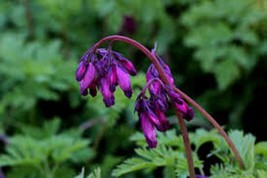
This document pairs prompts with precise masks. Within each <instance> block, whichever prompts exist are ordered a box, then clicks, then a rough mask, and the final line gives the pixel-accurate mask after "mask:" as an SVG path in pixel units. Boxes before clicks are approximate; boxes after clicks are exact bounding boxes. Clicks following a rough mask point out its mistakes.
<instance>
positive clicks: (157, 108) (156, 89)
mask: <svg viewBox="0 0 267 178" xmlns="http://www.w3.org/2000/svg"><path fill="white" fill-rule="evenodd" d="M152 54H153V55H154V56H155V57H156V58H157V59H158V60H159V63H160V65H161V66H162V68H163V70H164V71H165V74H166V76H167V79H168V80H169V82H170V84H171V85H174V79H173V76H172V74H171V71H170V68H169V66H168V65H167V64H165V63H164V62H163V60H162V59H161V58H160V57H159V56H158V55H157V54H156V52H155V50H154V49H153V50H152ZM146 81H147V83H146V86H145V87H144V90H145V89H148V91H149V94H150V97H149V99H147V97H146V96H145V94H144V93H145V91H143V90H142V91H141V94H140V95H139V96H138V98H137V100H136V109H135V110H136V111H137V112H138V116H139V120H140V122H141V125H142V129H143V133H144V135H145V138H146V141H147V143H148V146H149V147H150V148H154V147H155V145H156V144H151V143H156V136H155V128H156V129H157V130H159V131H166V130H167V129H168V128H169V121H168V120H167V119H166V115H165V113H166V112H167V110H168V108H169V103H168V98H169V99H170V100H171V101H172V103H173V105H174V107H175V109H176V110H177V111H178V112H179V113H181V115H182V118H183V119H185V120H187V121H190V120H191V119H193V117H194V111H193V110H192V108H190V107H189V106H188V105H187V103H186V102H185V101H184V100H183V98H182V97H181V96H180V94H178V93H176V92H174V91H173V90H172V88H171V86H168V85H166V84H164V83H163V82H162V81H161V79H160V76H159V73H158V71H157V70H156V68H155V66H154V65H150V67H149V68H148V70H147V73H146ZM144 123H145V124H144ZM143 125H148V126H147V128H146V127H144V126H143ZM149 132H151V133H150V134H149ZM151 135H153V137H152V136H151ZM149 136H150V137H149ZM152 138H153V139H152ZM151 140H152V141H151Z"/></svg>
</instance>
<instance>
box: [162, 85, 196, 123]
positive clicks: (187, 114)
mask: <svg viewBox="0 0 267 178" xmlns="http://www.w3.org/2000/svg"><path fill="white" fill-rule="evenodd" d="M166 91H167V94H168V96H169V97H170V99H171V101H172V102H173V104H174V107H175V109H176V110H177V111H178V112H180V113H181V114H182V117H183V119H185V120H187V121H190V120H192V119H193V117H194V111H193V109H192V108H190V107H189V106H188V105H187V103H186V102H185V101H184V100H183V99H182V97H181V96H180V94H178V93H176V92H174V91H173V90H172V89H171V88H170V87H166Z"/></svg>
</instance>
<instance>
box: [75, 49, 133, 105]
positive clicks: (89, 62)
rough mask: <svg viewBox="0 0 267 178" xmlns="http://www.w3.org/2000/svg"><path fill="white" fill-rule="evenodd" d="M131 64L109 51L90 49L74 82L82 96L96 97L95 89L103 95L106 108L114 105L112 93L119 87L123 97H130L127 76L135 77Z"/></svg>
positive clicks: (130, 89)
mask: <svg viewBox="0 0 267 178" xmlns="http://www.w3.org/2000/svg"><path fill="white" fill-rule="evenodd" d="M136 73H137V72H136V69H135V67H134V66H133V64H132V63H131V62H130V61H129V60H128V59H126V58H124V57H123V56H122V55H121V54H120V53H118V52H115V51H112V50H111V49H103V48H99V49H96V50H93V49H90V50H89V51H88V52H87V53H85V54H84V55H83V56H82V58H81V60H80V63H79V66H78V68H77V70H76V80H77V81H78V82H79V83H80V91H81V94H82V95H88V90H89V93H90V95H91V96H93V97H94V96H96V94H97V89H98V90H100V92H101V94H102V95H103V101H104V103H105V105H106V106H107V107H110V106H112V105H113V104H114V103H115V98H114V94H113V93H114V92H115V90H116V86H117V85H119V86H120V88H121V89H122V90H123V92H124V94H125V96H127V97H128V98H130V97H131V96H132V88H131V82H130V76H129V75H136Z"/></svg>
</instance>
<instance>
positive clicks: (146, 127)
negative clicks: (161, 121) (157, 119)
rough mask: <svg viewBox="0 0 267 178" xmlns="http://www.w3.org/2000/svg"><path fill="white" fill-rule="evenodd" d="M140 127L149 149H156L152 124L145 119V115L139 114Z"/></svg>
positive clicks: (154, 130) (154, 131)
mask: <svg viewBox="0 0 267 178" xmlns="http://www.w3.org/2000/svg"><path fill="white" fill-rule="evenodd" d="M139 118H140V122H141V127H142V130H143V133H144V135H145V138H146V142H147V144H148V146H149V148H156V147H157V139H156V129H155V127H154V125H153V124H152V122H151V121H150V120H149V119H148V118H147V115H146V114H144V113H141V114H140V116H139Z"/></svg>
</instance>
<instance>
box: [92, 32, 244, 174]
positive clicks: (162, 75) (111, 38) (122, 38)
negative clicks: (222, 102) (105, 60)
mask: <svg viewBox="0 0 267 178" xmlns="http://www.w3.org/2000/svg"><path fill="white" fill-rule="evenodd" d="M107 41H122V42H125V43H128V44H130V45H132V46H135V47H136V48H138V49H139V50H141V51H142V52H143V53H144V54H145V55H146V56H147V57H148V58H149V59H150V61H151V62H152V63H153V65H154V66H155V68H156V69H157V71H158V72H159V75H160V78H161V80H162V81H163V82H164V83H165V84H167V85H169V86H172V88H173V89H174V91H176V92H177V93H179V94H180V95H181V96H182V97H183V98H184V99H185V100H186V101H187V102H188V103H190V104H191V105H192V106H194V107H195V108H196V109H197V110H198V111H200V112H201V113H202V114H203V116H204V117H205V118H206V119H207V120H208V121H209V122H210V123H211V124H212V125H213V126H214V127H215V128H216V129H217V130H218V131H219V133H220V134H221V135H222V137H223V138H224V139H225V141H226V142H227V144H228V145H229V147H230V149H231V150H232V152H233V154H234V156H235V158H236V160H237V161H238V163H239V166H240V167H241V168H245V165H244V162H243V160H242V158H241V156H240V154H239V152H238V151H237V149H236V147H235V145H234V144H233V142H232V140H231V139H230V138H229V137H228V135H227V134H226V132H225V131H224V130H223V129H222V127H221V126H220V125H219V124H218V123H217V122H216V120H215V119H214V118H213V117H212V116H211V115H210V114H208V113H207V112H206V111H205V110H204V109H203V108H202V107H201V106H200V105H199V104H198V103H196V102H195V101H194V100H193V99H191V98H190V97H189V96H188V95H186V94H185V93H184V92H182V91H181V90H179V89H178V88H176V87H175V86H173V85H171V84H170V81H169V80H168V78H167V76H166V74H165V72H164V69H163V68H162V67H161V65H160V63H159V61H158V60H157V59H156V58H155V57H154V56H153V55H152V54H151V52H150V51H149V50H148V49H147V48H146V47H144V46H143V45H142V44H140V43H138V42H137V41H135V40H133V39H130V38H128V37H125V36H119V35H112V36H107V37H105V38H103V39H101V40H100V41H99V42H97V43H96V44H95V45H94V47H93V48H94V49H97V48H98V47H99V46H100V45H101V44H103V43H105V42H107ZM94 49H93V50H94ZM178 121H179V117H178ZM179 124H180V126H181V131H182V134H183V135H187V137H188V133H187V130H186V131H185V129H186V127H183V126H184V122H180V121H179ZM182 127H183V129H182ZM183 138H184V136H183ZM188 142H189V139H188V140H187V139H186V140H185V139H184V144H185V148H186V149H187V148H188V147H189V148H190V142H189V143H188ZM188 145H189V146H188ZM190 150H191V148H190ZM188 154H190V155H191V156H189V157H188ZM186 155H187V160H188V164H189V162H192V164H190V165H188V167H189V171H190V177H194V176H191V175H195V173H194V166H193V160H192V153H191V152H190V153H187V154H186ZM191 171H192V172H191Z"/></svg>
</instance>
